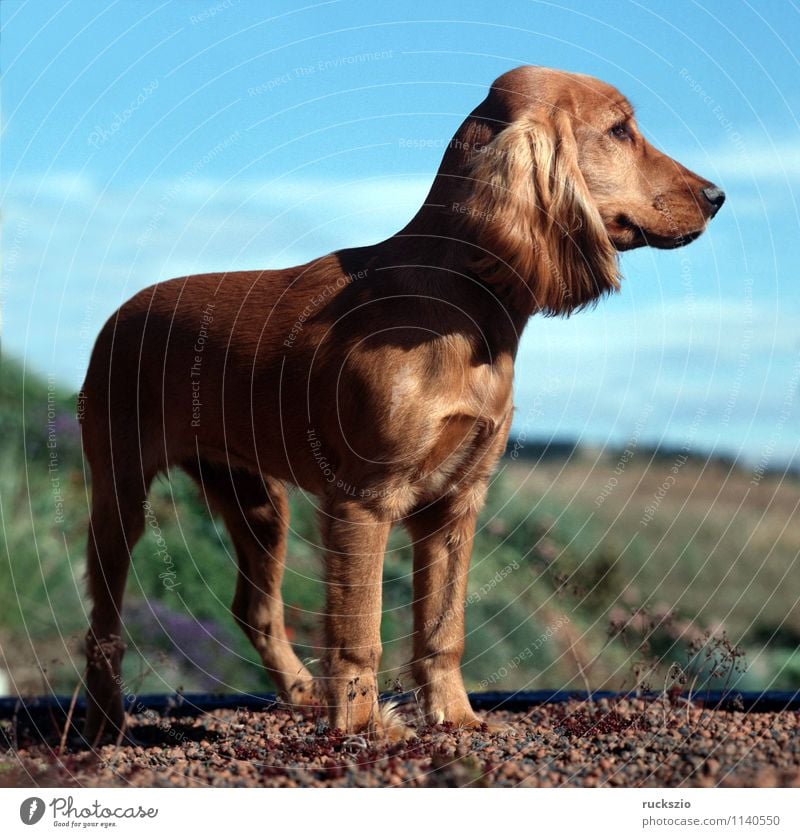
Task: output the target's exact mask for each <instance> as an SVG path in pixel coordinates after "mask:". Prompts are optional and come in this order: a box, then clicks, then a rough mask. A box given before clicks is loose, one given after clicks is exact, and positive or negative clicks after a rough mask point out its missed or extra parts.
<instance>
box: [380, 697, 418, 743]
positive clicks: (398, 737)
mask: <svg viewBox="0 0 800 837" xmlns="http://www.w3.org/2000/svg"><path fill="white" fill-rule="evenodd" d="M372 732H373V735H374V736H375V738H378V739H382V740H384V741H387V742H389V743H390V744H396V743H397V742H399V741H408V740H409V739H411V738H416V737H417V732H416V730H415V729H414V728H413V727H410V726H408V724H406V723H404V722H403V719H402V717H401V715H400V712H399V711H398V709H397V705H396V704H395V703H393V702H392V701H387V702H386V703H382V704H381V705H380V707H379V709H378V722H377V723H376V724H374V725H373V728H372Z"/></svg>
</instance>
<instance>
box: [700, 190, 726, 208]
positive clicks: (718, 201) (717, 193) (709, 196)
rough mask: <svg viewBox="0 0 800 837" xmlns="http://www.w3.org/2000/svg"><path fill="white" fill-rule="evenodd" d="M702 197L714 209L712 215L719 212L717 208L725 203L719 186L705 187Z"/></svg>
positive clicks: (723, 193) (723, 194)
mask: <svg viewBox="0 0 800 837" xmlns="http://www.w3.org/2000/svg"><path fill="white" fill-rule="evenodd" d="M703 197H704V198H705V199H706V200H707V201H708V202H709V203H710V204H711V206H713V207H714V213H713V214H714V215H716V214H717V212H719V208H720V207H721V206H722V204H723V203H725V192H723V191H722V189H720V188H719V186H706V188H705V189H703Z"/></svg>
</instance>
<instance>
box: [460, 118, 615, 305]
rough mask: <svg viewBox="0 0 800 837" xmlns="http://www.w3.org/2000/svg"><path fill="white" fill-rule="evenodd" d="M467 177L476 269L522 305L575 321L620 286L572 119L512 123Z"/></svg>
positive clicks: (479, 153) (481, 153) (464, 213)
mask: <svg viewBox="0 0 800 837" xmlns="http://www.w3.org/2000/svg"><path fill="white" fill-rule="evenodd" d="M467 176H468V179H469V181H470V185H469V187H468V197H467V199H466V200H465V202H464V204H465V206H464V209H463V210H461V214H462V217H463V222H464V223H465V224H466V225H467V226H468V227H469V228H470V229H471V230H472V232H473V236H472V237H473V240H474V241H475V243H476V244H477V247H478V252H477V256H476V264H475V268H476V270H477V272H478V273H479V274H480V275H481V276H482V277H483V278H484V279H486V280H488V281H491V282H493V283H494V284H496V285H499V286H501V287H500V288H498V290H502V291H504V292H505V293H511V294H513V296H514V298H515V302H516V303H517V304H519V305H522V306H527V307H528V308H529V311H530V312H531V313H532V312H534V311H541V312H543V313H545V314H551V315H556V314H570V313H571V312H572V311H575V310H576V309H578V308H581V307H583V306H585V305H587V304H589V303H590V302H592V301H594V300H596V299H597V298H598V297H599V296H601V295H602V294H604V293H607V292H610V291H613V290H616V289H617V288H618V287H619V272H618V262H617V254H616V250H615V249H614V246H613V245H612V243H611V241H610V239H609V237H608V234H607V233H606V230H605V226H604V224H603V221H602V219H601V218H600V215H599V213H598V211H597V209H596V207H595V205H594V202H593V201H592V199H591V196H590V195H589V191H588V189H587V186H586V182H585V180H584V178H583V175H582V174H581V171H580V168H579V167H578V160H577V147H576V144H575V139H574V136H573V132H572V127H571V125H570V121H569V118H568V117H567V116H566V115H564V114H560V115H559V114H556V115H553V117H551V118H550V119H547V120H544V119H541V120H540V119H534V118H525V119H519V120H516V121H514V122H512V123H511V124H510V125H508V127H506V128H504V129H503V130H502V131H500V132H499V133H498V134H497V135H496V136H495V138H494V139H493V140H492V141H491V142H490V143H488V144H487V145H485V146H483V147H482V148H481V149H480V151H477V152H475V154H474V156H473V159H472V163H471V166H470V168H469V172H468V175H467Z"/></svg>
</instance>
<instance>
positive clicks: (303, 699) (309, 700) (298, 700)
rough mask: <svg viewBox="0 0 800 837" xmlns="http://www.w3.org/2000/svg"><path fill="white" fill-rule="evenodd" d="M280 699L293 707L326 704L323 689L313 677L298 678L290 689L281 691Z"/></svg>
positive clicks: (300, 707) (301, 707)
mask: <svg viewBox="0 0 800 837" xmlns="http://www.w3.org/2000/svg"><path fill="white" fill-rule="evenodd" d="M280 700H281V703H284V704H286V705H287V706H289V707H290V708H292V709H303V708H307V707H312V706H316V707H318V706H323V705H324V701H323V699H322V689H321V687H320V686H319V684H318V683H317V681H316V680H314V679H313V678H303V679H301V680H296V681H295V682H294V683H292V685H291V686H290V687H289V689H288V691H285V692H281V693H280Z"/></svg>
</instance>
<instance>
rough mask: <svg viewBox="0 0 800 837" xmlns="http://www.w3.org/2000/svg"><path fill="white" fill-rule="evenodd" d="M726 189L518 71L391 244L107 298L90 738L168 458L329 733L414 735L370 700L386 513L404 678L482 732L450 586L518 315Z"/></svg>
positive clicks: (603, 90) (457, 584)
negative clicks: (307, 570) (409, 586)
mask: <svg viewBox="0 0 800 837" xmlns="http://www.w3.org/2000/svg"><path fill="white" fill-rule="evenodd" d="M724 200H725V195H724V193H723V191H722V190H721V189H720V188H718V187H717V186H715V185H714V184H713V183H711V182H710V181H708V180H705V179H704V178H702V177H700V176H699V175H697V174H694V173H693V172H691V171H689V170H688V169H686V168H684V167H683V166H682V165H680V164H679V163H677V162H676V161H675V160H673V159H671V158H669V157H667V156H666V155H665V154H663V153H661V152H660V151H657V150H656V149H655V148H654V147H653V146H652V145H651V144H650V143H648V142H647V140H646V139H645V138H644V137H643V136H642V134H641V133H640V131H639V129H638V127H637V125H636V121H635V119H634V114H633V108H632V107H631V105H630V104H629V103H628V101H627V100H626V99H625V97H624V96H622V95H621V94H620V93H619V92H618V91H617V90H616V89H615V88H613V87H611V86H609V85H608V84H605V83H603V82H601V81H599V80H597V79H594V78H592V77H589V76H585V75H577V74H572V73H568V72H563V71H559V70H553V69H546V68H541V67H534V66H523V67H518V68H516V69H514V70H511V71H510V72H507V73H505V74H504V75H502V76H500V78H498V79H497V81H495V82H494V84H493V85H492V87H491V89H490V91H489V93H488V95H487V96H486V98H485V99H484V100H483V101H482V102H481V103H480V104H479V105H478V106H477V107H476V108H475V110H474V111H473V112H472V113H471V114H470V115H469V116H468V117H467V118H466V120H465V121H464V122H463V123H462V125H461V127H460V128H459V129H458V131H457V133H456V134H455V136H454V137H453V139H452V141H451V142H450V144H449V146H448V147H447V150H446V152H445V154H444V157H443V160H442V163H441V166H440V168H439V170H438V173H437V175H436V178H435V180H434V181H433V184H432V186H431V189H430V192H429V194H428V197H427V199H426V200H425V202H424V204H423V206H422V207H421V208H420V209H419V211H418V212H417V214H416V215H415V216H414V217H413V218H412V219H411V221H410V222H409V223H408V224H407V225H406V226H405V227H404V228H403V229H402V230H400V232H398V233H397V234H395V235H393V236H391V237H390V238H388V239H386V240H385V241H382V242H380V243H378V244H374V245H371V246H365V247H354V248H350V249H345V250H339V251H337V252H334V253H331V254H329V255H326V256H323V257H321V258H317V259H314V260H313V261H311V262H308V263H307V264H303V265H299V266H297V267H291V268H286V269H283V270H250V271H242V272H235V273H215V274H207V275H198V276H188V277H183V278H178V279H172V280H169V281H165V282H160V283H158V284H156V285H153V286H152V287H149V288H146V289H145V290H143V291H140V292H139V293H137V294H136V295H135V296H134V297H133V298H132V299H130V300H129V301H128V302H126V303H125V304H124V305H122V307H121V308H119V310H118V311H117V312H116V313H115V314H113V315H112V317H111V318H110V319H109V320H108V322H107V323H106V324H105V326H104V327H103V329H102V330H101V332H100V335H99V337H98V339H97V342H96V344H95V347H94V350H93V353H92V356H91V360H90V364H89V368H88V372H87V376H86V380H85V383H84V385H83V388H82V390H81V394H80V399H81V405H80V408H81V409H80V410H79V412H80V413H81V414H82V419H81V430H82V441H83V448H84V451H85V457H86V460H87V462H88V464H89V466H90V469H91V479H92V508H91V520H90V524H89V539H88V556H87V580H88V591H89V594H90V597H91V600H92V605H93V606H92V611H91V626H90V628H89V631H88V634H87V638H86V652H87V674H86V687H87V697H88V699H87V708H88V709H87V720H86V727H85V733H86V735H87V737H89V738H90V739H92V740H99V738H100V736H102V735H103V734H105V733H108V732H109V731H118V730H119V731H121V730H123V729H124V711H123V703H122V697H121V693H122V690H121V685H122V677H121V668H120V667H121V662H122V654H123V651H124V643H123V641H122V639H121V637H122V625H121V618H120V612H121V607H122V599H123V591H124V586H125V580H126V576H127V573H128V568H129V564H130V553H131V550H132V548H133V546H134V544H135V543H136V540H137V539H138V538H139V537H140V535H141V534H142V531H143V529H144V521H145V511H144V509H145V504H146V498H147V494H148V489H149V486H150V484H151V482H152V480H153V478H154V477H155V476H156V475H157V474H159V473H160V472H165V471H167V470H168V469H169V468H172V467H179V468H182V469H184V470H185V471H187V472H188V473H189V474H190V475H191V476H192V477H193V478H194V479H195V480H196V481H197V482H198V483H199V484H200V486H201V488H202V491H203V492H204V494H205V496H206V497H207V498H208V501H209V503H210V505H211V507H212V508H213V509H214V510H215V511H216V512H217V513H218V514H219V515H221V517H222V519H223V520H224V522H225V524H226V526H227V529H228V531H229V532H230V536H231V539H232V541H233V544H234V547H235V550H236V555H237V559H238V567H239V574H238V582H237V586H236V593H235V597H234V600H233V605H232V611H233V615H234V617H235V619H236V620H237V622H238V623H239V625H240V626H241V627H242V629H243V630H244V632H245V633H246V635H247V636H248V637H249V638H250V640H251V641H252V643H253V645H254V646H255V648H256V649H257V651H258V653H259V655H260V657H261V659H262V660H263V663H264V667H265V669H266V671H267V672H268V673H269V675H270V676H271V677H272V679H273V680H274V682H275V684H276V686H277V688H278V692H279V694H280V695H281V696H282V698H283V699H284V700H286V701H288V702H289V703H291V704H293V705H304V704H310V703H312V702H314V701H317V700H322V701H324V703H325V705H326V706H327V709H328V716H329V721H330V724H331V726H332V727H335V728H339V729H341V730H344V731H346V732H348V733H370V734H374V735H376V736H382V737H388V738H389V739H398V738H404V737H406V736H407V735H409V734H412V733H411V732H410V728H408V727H406V726H404V725H403V724H402V723H400V721H399V720H398V718H397V717H396V715H394V714H392V713H388V712H385V711H382V710H381V709H379V704H378V683H377V670H378V665H379V661H380V656H381V641H380V620H381V576H382V565H383V556H384V550H385V546H386V541H387V536H388V534H389V531H390V528H391V527H392V526H393V525H394V524H398V523H399V524H402V525H404V526H405V527H406V528H407V530H408V532H409V533H410V536H411V538H412V540H413V544H414V601H413V617H414V636H413V658H412V662H411V672H412V674H413V676H414V679H415V680H416V683H417V686H418V689H419V691H418V694H419V696H420V703H421V707H422V711H423V713H424V716H425V718H426V719H427V720H428V721H430V722H451V723H453V724H457V725H460V726H465V727H477V726H479V725H481V723H482V721H481V719H480V718H479V717H478V716H476V714H475V713H474V712H473V710H472V708H471V707H470V703H469V700H468V698H467V694H466V691H465V689H464V684H463V681H462V677H461V672H460V660H461V655H462V651H463V643H464V639H463V637H464V608H463V602H464V598H465V589H466V584H467V570H468V566H469V561H470V552H471V548H472V540H473V532H474V528H475V520H476V516H477V515H478V512H479V511H480V509H481V506H482V504H483V501H484V495H485V493H486V489H487V484H488V481H489V479H490V475H491V474H492V471H493V469H494V467H495V464H496V463H497V460H498V458H499V457H500V455H501V454H502V453H503V451H504V449H505V446H506V441H507V438H508V434H509V428H510V426H511V418H512V378H513V373H514V360H515V356H516V353H517V347H518V345H519V340H520V337H521V335H522V332H523V329H524V328H525V324H526V323H527V321H528V319H529V318H530V317H531V315H533V314H537V313H538V314H543V315H569V314H571V313H573V312H575V311H578V310H580V309H582V308H585V307H586V306H589V305H591V304H592V303H594V302H596V301H597V300H598V299H599V298H601V297H602V296H603V295H605V294H609V293H612V292H614V291H616V290H618V288H619V285H620V275H619V265H618V253H619V251H624V250H629V249H632V248H635V247H641V246H644V245H650V246H652V247H657V248H672V247H679V246H681V245H684V244H687V243H688V242H690V241H692V240H693V239H695V238H696V237H697V236H699V235H700V234H701V233H702V232H703V230H704V229H705V227H706V224H707V222H708V221H709V220H710V219H711V218H712V217H713V216H714V215H715V214H716V212H717V211H718V210H719V208H720V207H721V206H722V203H723V201H724ZM287 484H293V485H296V486H299V487H300V488H302V489H304V490H305V491H307V492H310V493H311V494H312V495H314V496H315V497H316V498H318V503H319V517H320V524H321V530H322V539H323V544H324V547H325V555H324V569H325V582H326V605H325V617H324V628H325V650H324V653H323V658H322V664H321V669H322V677H321V678H320V680H319V681H318V683H315V681H314V680H313V678H312V676H311V674H310V673H309V671H308V670H307V668H306V667H305V666H304V665H303V663H301V662H300V660H299V659H298V657H297V656H296V654H295V652H294V651H293V650H292V647H291V645H290V643H289V641H288V639H287V635H286V631H285V628H284V615H283V602H282V600H281V590H280V588H281V579H282V575H283V568H284V560H285V555H286V535H287V527H288V512H287V499H286V492H287V489H286V486H287Z"/></svg>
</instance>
